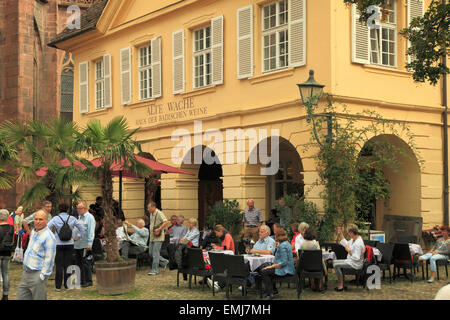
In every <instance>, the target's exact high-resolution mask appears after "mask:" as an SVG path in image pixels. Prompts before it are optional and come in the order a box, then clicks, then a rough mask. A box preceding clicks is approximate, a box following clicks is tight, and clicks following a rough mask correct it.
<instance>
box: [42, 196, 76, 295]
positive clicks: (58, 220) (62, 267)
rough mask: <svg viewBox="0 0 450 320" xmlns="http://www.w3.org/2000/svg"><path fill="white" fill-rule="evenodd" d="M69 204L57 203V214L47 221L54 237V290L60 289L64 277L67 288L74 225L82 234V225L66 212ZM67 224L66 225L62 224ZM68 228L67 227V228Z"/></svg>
mask: <svg viewBox="0 0 450 320" xmlns="http://www.w3.org/2000/svg"><path fill="white" fill-rule="evenodd" d="M68 211H69V206H68V205H67V204H65V203H61V204H60V205H59V214H58V215H57V216H56V217H54V218H52V220H50V222H49V223H48V225H47V227H48V228H50V229H51V228H52V227H53V228H54V229H55V237H56V257H55V265H56V266H55V269H56V270H55V273H56V276H55V290H56V291H61V285H62V283H63V279H64V288H66V289H67V279H68V278H69V275H68V274H67V268H68V267H69V266H70V265H71V264H72V258H73V252H74V251H73V239H72V231H73V229H74V228H75V227H76V228H77V229H78V230H79V232H80V234H83V225H82V224H81V223H80V221H79V220H77V219H76V218H75V217H72V216H70V215H69V214H68V213H67V212H68ZM65 224H67V226H68V227H64V229H63V226H64V225H65ZM67 228H68V229H67Z"/></svg>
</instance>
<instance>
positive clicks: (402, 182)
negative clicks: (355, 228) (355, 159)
mask: <svg viewBox="0 0 450 320" xmlns="http://www.w3.org/2000/svg"><path fill="white" fill-rule="evenodd" d="M371 142H382V143H388V144H389V145H391V146H393V147H394V148H395V149H394V150H401V153H399V152H396V155H395V161H396V162H397V163H398V167H397V169H393V168H390V167H387V166H385V167H384V168H383V177H384V178H385V179H386V180H387V181H389V190H390V193H389V194H390V199H389V200H387V201H385V200H383V199H381V200H378V201H376V200H375V199H367V201H368V202H369V203H365V204H363V205H364V206H366V207H368V208H371V210H370V214H369V217H368V220H369V222H371V229H375V230H383V226H384V222H385V216H386V215H390V216H391V215H392V216H402V217H414V218H421V217H422V214H421V172H420V165H419V162H418V160H417V157H416V155H415V154H414V152H413V150H412V149H411V148H410V147H409V145H408V144H407V143H405V142H404V141H403V140H402V139H401V138H399V137H397V136H395V135H379V136H376V137H373V138H372V139H370V140H369V141H367V142H366V144H365V145H364V147H363V148H362V149H361V153H360V156H361V157H369V158H370V157H372V151H371V149H372V148H373V147H372V146H371ZM369 174H370V173H369ZM386 240H387V239H386Z"/></svg>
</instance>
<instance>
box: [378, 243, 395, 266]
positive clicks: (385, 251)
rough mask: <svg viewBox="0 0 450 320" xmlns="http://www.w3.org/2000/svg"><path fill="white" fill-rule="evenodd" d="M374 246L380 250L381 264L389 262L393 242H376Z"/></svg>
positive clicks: (390, 260) (392, 250)
mask: <svg viewBox="0 0 450 320" xmlns="http://www.w3.org/2000/svg"><path fill="white" fill-rule="evenodd" d="M376 248H377V249H378V250H380V252H381V255H382V257H381V263H383V264H391V262H392V253H393V252H394V244H393V243H381V242H378V243H377V246H376Z"/></svg>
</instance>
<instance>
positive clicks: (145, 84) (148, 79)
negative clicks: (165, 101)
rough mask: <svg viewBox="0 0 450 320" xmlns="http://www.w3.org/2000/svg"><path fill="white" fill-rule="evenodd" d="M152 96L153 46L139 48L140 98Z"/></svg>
mask: <svg viewBox="0 0 450 320" xmlns="http://www.w3.org/2000/svg"><path fill="white" fill-rule="evenodd" d="M151 97H152V56H151V46H145V47H141V48H139V99H140V100H145V99H149V98H151Z"/></svg>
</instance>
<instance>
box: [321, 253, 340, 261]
mask: <svg viewBox="0 0 450 320" xmlns="http://www.w3.org/2000/svg"><path fill="white" fill-rule="evenodd" d="M336 259H337V257H336V253H334V251H325V252H323V251H322V260H325V261H326V260H336Z"/></svg>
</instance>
